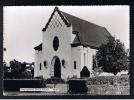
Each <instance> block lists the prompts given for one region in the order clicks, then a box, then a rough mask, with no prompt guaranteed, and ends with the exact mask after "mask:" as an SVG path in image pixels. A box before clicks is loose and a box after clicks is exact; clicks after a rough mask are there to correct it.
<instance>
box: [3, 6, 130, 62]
mask: <svg viewBox="0 0 134 100" xmlns="http://www.w3.org/2000/svg"><path fill="white" fill-rule="evenodd" d="M58 7H59V9H60V10H61V11H64V12H67V13H69V14H72V15H74V16H77V17H79V18H82V19H85V20H87V21H89V22H92V23H95V24H97V25H100V26H103V27H106V28H107V30H108V31H109V32H110V33H111V34H112V35H113V36H115V37H116V39H120V40H121V41H122V42H123V43H124V44H125V48H126V49H127V48H129V6H58ZM53 10H54V6H15V7H13V6H10V7H7V6H6V7H4V47H5V48H6V49H7V50H6V51H5V52H4V59H5V60H6V62H9V61H10V60H12V59H16V60H19V61H21V62H23V61H26V62H32V61H34V53H35V51H34V49H33V48H34V47H35V46H37V45H39V44H40V43H41V42H42V28H43V27H45V24H46V22H47V21H48V19H49V17H50V15H51V13H52V12H53Z"/></svg>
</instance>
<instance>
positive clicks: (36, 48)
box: [34, 43, 42, 51]
mask: <svg viewBox="0 0 134 100" xmlns="http://www.w3.org/2000/svg"><path fill="white" fill-rule="evenodd" d="M34 49H35V50H38V51H41V50H42V43H41V44H39V45H38V46H36V47H34Z"/></svg>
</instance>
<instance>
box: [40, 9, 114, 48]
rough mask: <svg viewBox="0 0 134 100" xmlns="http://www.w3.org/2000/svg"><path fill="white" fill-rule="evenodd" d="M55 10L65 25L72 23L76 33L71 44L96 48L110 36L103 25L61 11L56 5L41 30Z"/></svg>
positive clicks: (44, 29)
mask: <svg viewBox="0 0 134 100" xmlns="http://www.w3.org/2000/svg"><path fill="white" fill-rule="evenodd" d="M56 11H57V12H58V14H59V15H60V17H61V18H62V20H63V22H64V23H65V25H67V27H70V26H71V25H72V28H73V32H75V33H76V37H75V39H74V41H73V43H71V46H78V45H83V46H89V47H92V48H98V47H99V46H100V45H101V44H106V43H107V42H108V40H109V38H110V37H112V36H111V34H110V33H109V32H108V31H107V29H106V28H105V27H102V26H99V25H96V24H93V23H91V22H88V21H86V20H83V19H80V18H78V17H75V16H72V15H70V14H67V13H65V12H62V11H60V10H59V9H58V7H55V9H54V11H53V13H52V14H51V17H50V18H49V20H48V22H47V24H46V26H45V28H43V30H42V31H46V29H47V27H48V25H49V23H50V21H51V19H52V18H53V15H54V13H55V12H56ZM73 32H72V33H73Z"/></svg>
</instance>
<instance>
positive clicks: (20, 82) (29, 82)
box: [4, 79, 44, 91]
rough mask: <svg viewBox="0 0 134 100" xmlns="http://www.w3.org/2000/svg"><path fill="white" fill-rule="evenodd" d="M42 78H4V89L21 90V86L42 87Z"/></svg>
mask: <svg viewBox="0 0 134 100" xmlns="http://www.w3.org/2000/svg"><path fill="white" fill-rule="evenodd" d="M43 86H44V82H43V80H42V79H4V91H19V90H20V88H41V87H43Z"/></svg>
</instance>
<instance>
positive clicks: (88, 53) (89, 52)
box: [82, 47, 97, 77]
mask: <svg viewBox="0 0 134 100" xmlns="http://www.w3.org/2000/svg"><path fill="white" fill-rule="evenodd" d="M96 51H97V50H96V49H92V48H90V47H84V48H83V54H82V55H83V60H82V61H83V63H82V64H83V65H82V67H83V66H86V67H87V68H88V70H89V71H90V76H91V77H92V76H93V75H92V67H93V56H94V55H95V54H96ZM84 53H85V55H84Z"/></svg>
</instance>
